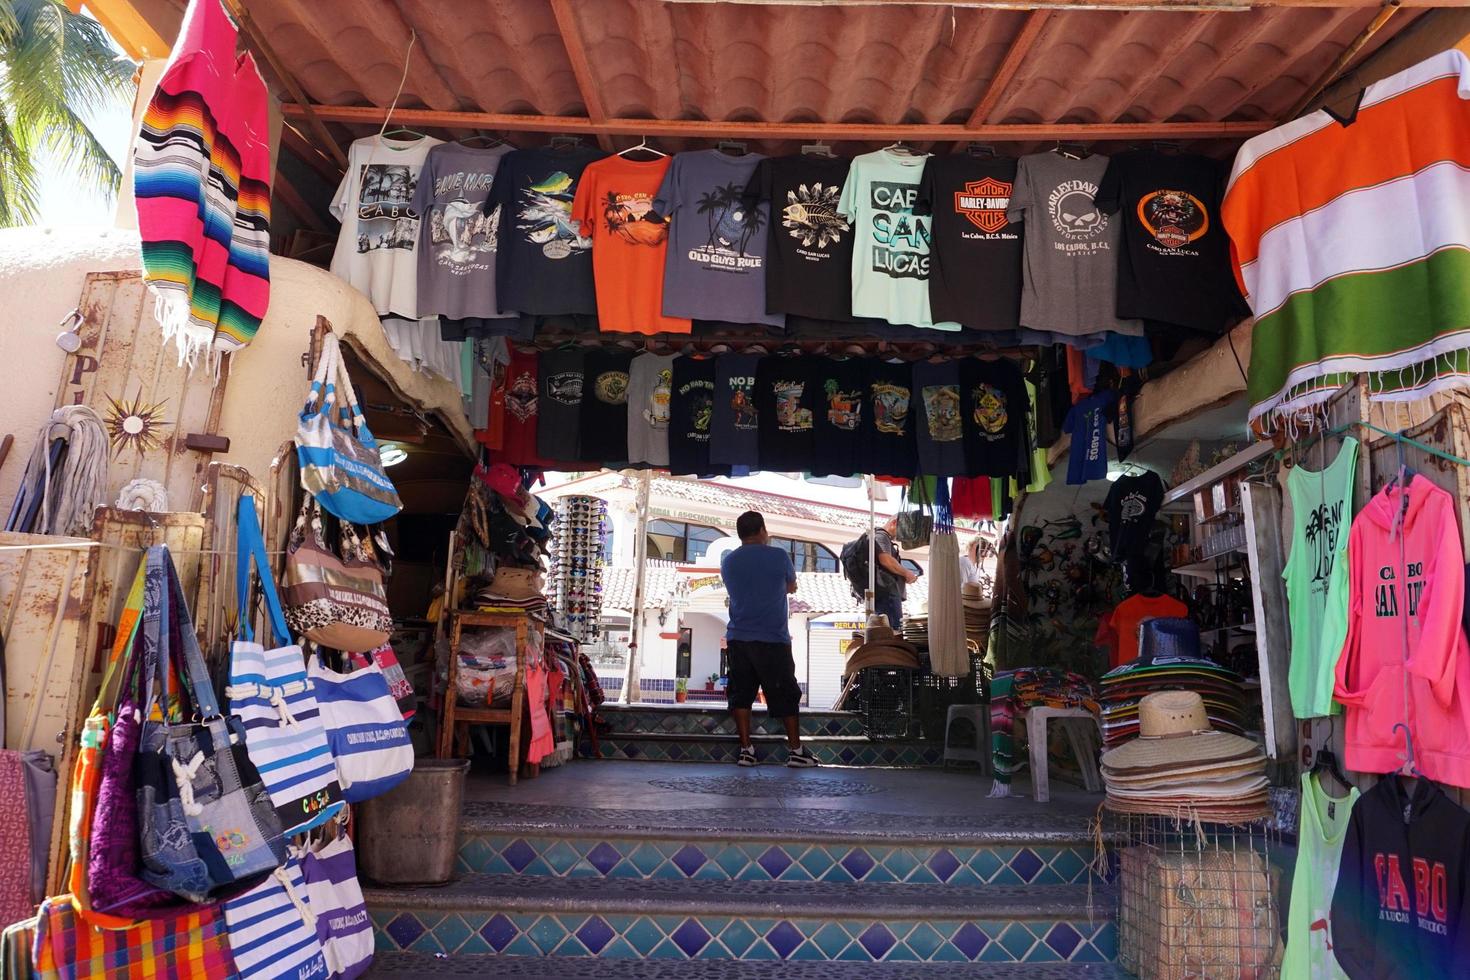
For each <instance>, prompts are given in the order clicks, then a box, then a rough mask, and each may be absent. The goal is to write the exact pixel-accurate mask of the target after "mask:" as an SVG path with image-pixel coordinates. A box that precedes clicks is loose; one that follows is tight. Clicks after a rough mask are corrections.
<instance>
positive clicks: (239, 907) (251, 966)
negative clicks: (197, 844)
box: [224, 857, 330, 980]
mask: <svg viewBox="0 0 1470 980" xmlns="http://www.w3.org/2000/svg"><path fill="white" fill-rule="evenodd" d="M307 894H308V892H307V888H306V879H305V878H304V877H303V875H302V873H301V862H300V860H298V859H296V858H294V857H293V858H292V859H291V860H290V861H287V862H286V864H284V865H282V866H281V867H279V868H277V869H276V870H275V871H272V872H271V873H270V874H269V875H267V876H266V879H265V880H264V881H263V882H261V883H260V884H258V885H256V886H255V887H254V888H252V889H250V890H249V891H248V892H246V893H245V894H243V895H240V896H238V897H236V898H232V899H230V900H229V901H228V902H225V903H224V906H225V926H226V928H227V929H228V931H229V936H230V953H231V954H232V955H233V956H234V958H235V972H236V973H237V974H238V975H239V977H240V980H326V978H327V977H328V975H329V972H330V971H329V969H328V967H327V959H326V954H325V953H324V951H323V950H322V942H321V939H320V938H319V937H318V935H317V917H316V915H315V914H314V913H313V912H312V910H311V908H310V906H309V905H308V901H307Z"/></svg>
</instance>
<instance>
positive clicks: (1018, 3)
mask: <svg viewBox="0 0 1470 980" xmlns="http://www.w3.org/2000/svg"><path fill="white" fill-rule="evenodd" d="M665 2H667V3H682V4H715V3H725V4H743V5H746V6H752V7H755V6H772V7H774V6H781V7H828V8H833V7H836V8H838V9H841V8H843V7H848V8H854V9H856V8H860V7H964V8H970V9H976V10H1156V11H1215V12H1222V11H1223V12H1234V11H1241V10H1253V9H1256V8H1259V7H1316V8H1323V7H1362V8H1368V7H1377V6H1378V5H1379V2H1380V0H665ZM1466 5H1467V4H1466V2H1465V0H1404V6H1406V7H1424V8H1429V7H1463V6H1466Z"/></svg>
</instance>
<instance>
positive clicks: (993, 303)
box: [914, 154, 1022, 330]
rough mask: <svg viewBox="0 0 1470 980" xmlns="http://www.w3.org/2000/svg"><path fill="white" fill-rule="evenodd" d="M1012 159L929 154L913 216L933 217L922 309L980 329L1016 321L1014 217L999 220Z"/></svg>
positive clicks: (1017, 234)
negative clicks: (926, 304) (926, 305)
mask: <svg viewBox="0 0 1470 980" xmlns="http://www.w3.org/2000/svg"><path fill="white" fill-rule="evenodd" d="M1015 180H1016V161H1015V160H1014V159H1013V158H990V159H986V158H984V157H973V156H970V155H968V154H957V155H953V156H943V157H938V156H935V157H930V158H929V162H928V163H926V164H925V165H924V176H923V178H922V179H921V180H920V181H919V197H918V200H917V202H916V203H915V204H914V213H915V214H929V215H933V221H932V223H931V224H930V229H931V234H932V235H933V236H934V241H933V245H932V247H931V248H930V250H929V309H930V313H931V314H932V316H933V317H934V320H935V322H936V323H937V322H939V321H942V320H950V321H953V322H956V323H960V324H963V325H965V326H967V327H974V328H976V329H980V330H1015V329H1017V328H1018V327H1019V325H1020V320H1021V230H1022V225H1021V224H1020V222H1012V221H1009V220H1008V219H1007V218H1006V209H1007V208H1009V207H1010V203H1011V186H1012V185H1013V184H1014V183H1015Z"/></svg>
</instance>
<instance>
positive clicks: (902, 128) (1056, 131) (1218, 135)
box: [281, 102, 1276, 143]
mask: <svg viewBox="0 0 1470 980" xmlns="http://www.w3.org/2000/svg"><path fill="white" fill-rule="evenodd" d="M281 112H282V114H283V115H284V116H285V117H286V118H287V119H301V118H304V117H305V116H306V115H307V114H308V113H310V114H312V115H314V116H315V117H316V118H318V119H321V120H326V121H328V122H341V123H357V124H359V125H371V126H377V125H380V124H381V123H382V122H383V116H384V114H385V113H386V112H387V109H386V108H384V107H381V106H329V105H311V106H300V105H295V104H293V103H290V102H287V103H285V104H283V105H282V106H281ZM393 119H394V121H395V122H398V123H401V124H403V125H405V126H416V127H419V128H437V129H455V128H459V129H504V130H509V131H518V132H525V133H607V134H609V135H614V136H643V135H647V136H664V137H682V138H687V139H725V138H730V139H741V138H743V139H753V140H762V139H764V140H798V139H823V140H828V141H858V142H867V143H871V142H889V141H892V140H899V139H902V140H909V141H911V142H920V141H923V140H935V141H938V140H952V141H961V142H962V141H965V140H989V141H994V142H1002V143H1016V142H1021V143H1024V142H1028V141H1033V140H1058V139H1061V140H1068V139H1076V140H1085V141H1087V142H1096V141H1099V140H1124V141H1126V140H1149V139H1169V140H1196V139H1200V140H1205V139H1246V138H1249V137H1251V136H1256V135H1258V134H1260V133H1264V132H1266V131H1267V130H1268V129H1272V128H1274V127H1275V126H1276V123H1275V122H1273V121H1271V120H1261V121H1251V122H1147V123H1125V122H1119V123H1024V124H1022V123H1016V124H1004V125H990V124H986V125H982V126H974V127H971V126H962V125H960V124H958V123H919V124H910V125H905V124H902V123H798V122H722V121H718V120H705V119H608V120H605V121H604V122H602V123H593V122H592V120H590V119H588V118H587V117H585V116H534V115H517V114H511V113H497V112H450V111H445V110H441V109H405V108H403V107H401V106H400V107H399V108H397V109H395V110H393Z"/></svg>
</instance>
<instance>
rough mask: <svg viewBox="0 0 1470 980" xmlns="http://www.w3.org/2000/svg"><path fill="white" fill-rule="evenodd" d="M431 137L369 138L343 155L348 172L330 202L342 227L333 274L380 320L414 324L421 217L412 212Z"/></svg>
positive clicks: (433, 144) (358, 142)
mask: <svg viewBox="0 0 1470 980" xmlns="http://www.w3.org/2000/svg"><path fill="white" fill-rule="evenodd" d="M442 142H443V140H436V139H434V138H433V137H431V136H421V137H418V138H416V139H407V140H401V139H387V138H382V137H378V136H369V137H367V138H366V139H360V140H358V141H357V142H355V143H353V144H352V147H351V148H350V149H349V150H348V152H347V173H346V174H345V175H344V176H343V178H342V184H341V186H339V187H338V188H337V194H336V196H335V197H334V198H333V199H332V214H333V215H335V216H336V217H337V218H338V219H340V220H341V222H342V233H341V235H339V236H338V238H337V250H336V251H335V252H333V253H332V272H333V274H335V275H338V276H340V277H342V278H343V279H345V280H347V282H348V283H350V284H351V285H352V286H354V287H356V288H357V289H358V290H359V291H361V292H362V293H363V294H364V295H365V296H367V298H368V299H370V300H372V304H373V308H374V309H375V310H377V311H378V315H379V316H386V315H388V314H396V315H398V316H403V317H408V318H410V319H418V315H419V309H418V275H419V267H418V252H417V248H418V240H419V215H418V213H417V212H416V211H415V210H414V208H413V198H414V190H415V188H416V187H417V185H418V179H419V172H420V171H421V170H422V169H423V166H424V160H426V159H427V158H428V156H429V151H430V150H431V149H433V148H434V147H436V146H438V145H439V144H440V143H442Z"/></svg>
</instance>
